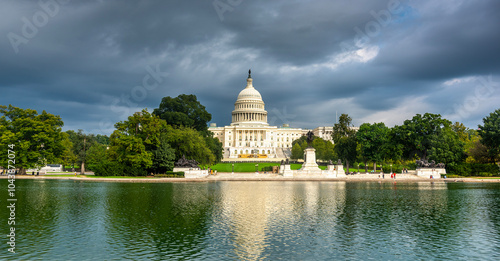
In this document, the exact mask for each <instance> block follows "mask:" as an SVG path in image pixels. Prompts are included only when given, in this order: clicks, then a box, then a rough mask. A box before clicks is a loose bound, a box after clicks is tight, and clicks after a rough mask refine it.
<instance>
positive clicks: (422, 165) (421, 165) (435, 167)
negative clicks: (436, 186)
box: [415, 160, 446, 179]
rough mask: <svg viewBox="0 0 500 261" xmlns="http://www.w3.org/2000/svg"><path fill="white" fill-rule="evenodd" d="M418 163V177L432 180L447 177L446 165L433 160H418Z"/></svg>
mask: <svg viewBox="0 0 500 261" xmlns="http://www.w3.org/2000/svg"><path fill="white" fill-rule="evenodd" d="M415 163H417V176H419V177H424V178H430V179H440V178H441V175H446V169H445V165H444V163H437V164H436V162H435V161H434V160H432V161H431V162H429V161H427V160H416V161H415Z"/></svg>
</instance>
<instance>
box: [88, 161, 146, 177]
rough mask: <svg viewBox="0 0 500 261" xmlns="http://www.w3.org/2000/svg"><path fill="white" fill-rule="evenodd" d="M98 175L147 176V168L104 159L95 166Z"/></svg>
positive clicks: (95, 173)
mask: <svg viewBox="0 0 500 261" xmlns="http://www.w3.org/2000/svg"><path fill="white" fill-rule="evenodd" d="M93 169H94V175H96V176H146V175H147V172H146V170H145V169H143V168H141V167H136V166H126V165H124V164H121V163H118V162H113V161H107V160H103V161H101V162H99V164H97V165H95V166H94V167H93Z"/></svg>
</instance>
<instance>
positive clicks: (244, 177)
mask: <svg viewBox="0 0 500 261" xmlns="http://www.w3.org/2000/svg"><path fill="white" fill-rule="evenodd" d="M368 175H373V174H368ZM400 176H402V177H399V176H397V177H396V179H391V178H385V179H382V178H378V177H370V176H367V175H349V176H347V177H342V178H326V177H317V176H316V177H293V178H288V177H283V176H281V175H276V174H255V173H254V174H248V173H244V174H243V173H235V174H232V173H219V174H217V175H214V176H207V177H204V178H94V177H68V176H62V177H57V176H50V177H46V176H43V175H42V176H32V175H16V176H15V179H36V180H74V181H91V182H129V183H178V182H184V183H186V182H217V181H292V182H296V181H302V182H303V181H316V182H318V181H321V182H340V181H343V182H443V183H455V182H467V183H500V179H488V178H447V179H444V178H441V179H426V178H421V177H417V176H413V175H411V176H403V175H400ZM0 179H8V176H0Z"/></svg>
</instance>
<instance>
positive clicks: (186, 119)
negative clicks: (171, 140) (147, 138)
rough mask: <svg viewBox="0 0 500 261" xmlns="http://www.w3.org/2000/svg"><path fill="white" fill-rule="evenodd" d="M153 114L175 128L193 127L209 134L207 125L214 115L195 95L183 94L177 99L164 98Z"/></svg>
mask: <svg viewBox="0 0 500 261" xmlns="http://www.w3.org/2000/svg"><path fill="white" fill-rule="evenodd" d="M153 114H155V115H157V116H159V117H160V118H161V119H163V120H166V121H167V123H168V124H169V125H172V126H174V127H180V126H183V127H191V128H194V129H196V130H197V131H201V132H207V130H208V126H207V123H208V122H209V121H210V120H212V115H211V114H210V113H208V112H207V110H206V109H205V106H203V105H201V103H200V102H199V101H198V100H197V98H196V96H195V95H193V94H190V95H187V94H181V95H179V96H177V97H176V98H172V97H170V96H168V97H164V98H163V99H162V100H161V103H160V106H159V108H157V109H155V110H154V111H153Z"/></svg>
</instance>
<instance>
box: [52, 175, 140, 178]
mask: <svg viewBox="0 0 500 261" xmlns="http://www.w3.org/2000/svg"><path fill="white" fill-rule="evenodd" d="M43 176H44V177H77V178H115V179H120V178H126V179H147V178H149V177H144V176H140V177H132V176H94V175H76V176H75V175H43Z"/></svg>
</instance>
